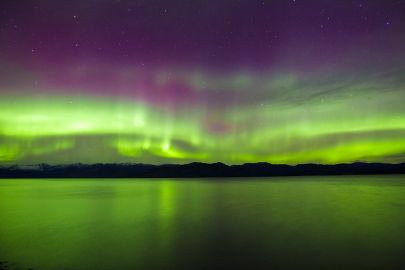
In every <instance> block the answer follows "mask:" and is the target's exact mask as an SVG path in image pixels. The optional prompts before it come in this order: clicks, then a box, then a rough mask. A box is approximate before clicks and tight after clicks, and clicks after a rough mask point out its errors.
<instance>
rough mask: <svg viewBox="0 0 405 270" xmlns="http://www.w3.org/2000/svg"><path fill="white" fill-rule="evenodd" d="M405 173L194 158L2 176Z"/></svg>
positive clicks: (27, 169)
mask: <svg viewBox="0 0 405 270" xmlns="http://www.w3.org/2000/svg"><path fill="white" fill-rule="evenodd" d="M360 174H405V163H401V164H384V163H351V164H336V165H320V164H300V165H274V164H269V163H264V162H262V163H245V164H242V165H226V164H223V163H220V162H217V163H211V164H208V163H199V162H193V163H189V164H183V165H176V164H175V165H173V164H167V165H150V164H91V165H87V164H80V163H78V164H70V165H48V164H39V165H33V166H17V165H15V166H8V167H6V166H2V167H0V178H166V177H168V178H169V177H170V178H171V177H173V178H185V177H265V176H304V175H360Z"/></svg>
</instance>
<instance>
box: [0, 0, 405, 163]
mask: <svg viewBox="0 0 405 270" xmlns="http://www.w3.org/2000/svg"><path fill="white" fill-rule="evenodd" d="M192 161H201V162H217V161H221V162H225V163H228V164H240V163H245V162H259V161H263V162H271V163H285V164H298V163H322V164H335V163H343V162H356V161H364V162H390V163H398V162H405V1H400V0H395V1H393V0H380V1H371V0H370V1H365V0H364V1H361V0H358V1H348V0H339V1H338V0H336V1H332V0H317V1H316V0H310V1H306V0H283V1H281V0H279V1H255V0H240V1H238V0H232V1H230V0H221V1H213V0H212V1H207V0H193V1H190V0H182V1H180V0H172V1H155V0H145V1H136V0H133V1H124V0H121V1H118V0H116V1H106V0H98V1H96V0H92V1H90V0H80V1H55V0H43V1H35V0H33V1H16V0H9V1H5V0H2V1H0V164H36V163H42V162H46V163H51V164H55V163H76V162H82V163H97V162H103V163H104V162H109V163H110V162H111V163H115V162H137V163H138V162H142V163H153V164H161V163H187V162H192Z"/></svg>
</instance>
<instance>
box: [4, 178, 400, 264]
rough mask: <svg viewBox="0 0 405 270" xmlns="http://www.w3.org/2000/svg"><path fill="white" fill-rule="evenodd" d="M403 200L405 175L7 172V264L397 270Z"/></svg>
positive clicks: (5, 257)
mask: <svg viewBox="0 0 405 270" xmlns="http://www.w3.org/2000/svg"><path fill="white" fill-rule="evenodd" d="M404 198H405V176H361V177H295V178H270V179H244V180H237V181H234V180H221V179H216V180H190V181H188V180H181V181H180V180H157V179H155V180H125V179H121V180H112V179H111V180H105V179H104V180H85V179H78V180H1V181H0V261H2V260H8V261H10V262H14V263H15V264H16V265H17V266H18V267H21V268H22V269H24V268H29V267H32V268H33V269H214V268H225V267H226V266H228V267H229V266H232V267H233V268H234V269H269V268H270V267H272V268H273V269H277V268H279V269H293V268H297V267H305V268H308V267H311V268H321V269H326V268H328V269H393V268H395V267H400V266H402V265H405V264H404V263H405V262H404V259H403V256H402V254H404V253H405V231H404V230H403V228H405V212H404V209H405V200H404ZM398 269H399V268H398Z"/></svg>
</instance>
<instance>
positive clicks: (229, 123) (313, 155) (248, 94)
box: [0, 70, 405, 164]
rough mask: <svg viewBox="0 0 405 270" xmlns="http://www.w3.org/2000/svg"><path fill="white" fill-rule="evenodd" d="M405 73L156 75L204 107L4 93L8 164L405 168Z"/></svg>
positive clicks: (0, 150) (3, 140) (0, 128)
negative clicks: (179, 85) (182, 86)
mask: <svg viewBox="0 0 405 270" xmlns="http://www.w3.org/2000/svg"><path fill="white" fill-rule="evenodd" d="M119 72H120V71H117V73H119ZM127 73H129V74H131V72H130V71H128V72H127ZM167 74H170V76H168V77H167V76H166V75H167ZM401 74H403V70H395V71H390V72H387V73H384V74H372V75H367V76H366V75H364V76H359V75H357V76H350V75H344V76H342V75H340V76H331V75H328V74H315V75H310V76H299V75H294V74H293V73H286V74H280V73H279V74H266V73H260V74H255V73H254V72H237V73H233V74H220V75H218V74H217V75H213V74H209V73H204V72H202V71H199V72H195V71H189V72H185V71H177V72H170V73H168V72H161V71H159V72H155V73H153V72H152V77H153V80H155V81H156V82H157V83H158V84H161V85H166V84H168V83H169V81H170V80H180V79H181V80H182V81H185V82H186V85H187V89H188V90H189V91H191V92H192V93H193V94H194V95H195V96H197V98H200V97H201V96H203V97H207V98H203V99H202V100H203V101H201V102H195V103H187V102H183V103H181V102H177V100H176V99H174V100H173V99H172V100H169V101H167V102H164V101H163V103H154V102H151V101H150V100H149V101H148V100H142V99H139V98H137V97H136V96H135V97H127V96H119V95H100V94H98V93H94V92H92V91H91V90H89V89H78V91H77V93H79V94H77V93H76V94H74V93H73V94H72V93H69V92H70V90H71V89H67V90H66V89H65V91H60V90H57V91H56V90H55V91H54V90H53V89H50V88H49V87H47V89H45V91H42V92H41V91H38V89H37V88H36V89H29V87H27V86H26V85H27V84H24V83H22V85H23V86H22V88H20V89H16V88H13V86H10V87H9V88H7V89H6V88H5V87H4V86H3V88H2V89H0V90H1V93H2V94H1V99H0V108H1V109H0V163H2V164H33V163H40V162H46V163H75V162H83V163H97V162H142V163H155V164H161V163H186V162H191V161H201V162H218V161H220V162H225V163H229V164H238V163H245V162H270V163H277V164H299V163H323V164H335V163H342V162H356V161H365V162H393V163H396V162H403V161H404V160H405V106H404V100H405V97H404V90H405V88H404V85H405V84H404V78H403V75H401ZM126 76H131V75H128V74H126ZM140 76H142V74H141V75H139V74H135V75H134V77H135V79H134V80H135V81H136V80H137V79H136V78H139V77H140ZM10 85H12V84H10ZM151 87H153V86H151ZM68 90H69V91H68ZM81 93H85V94H81ZM224 93H225V96H226V97H231V98H230V99H229V100H225V101H224V100H221V101H220V102H223V104H222V105H221V104H218V103H220V102H216V101H215V98H212V97H217V96H219V95H222V94H224ZM209 97H211V99H210V98H209ZM207 123H208V124H207ZM207 126H208V127H207ZM209 126H220V127H221V128H217V129H215V128H214V129H213V128H209Z"/></svg>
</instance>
